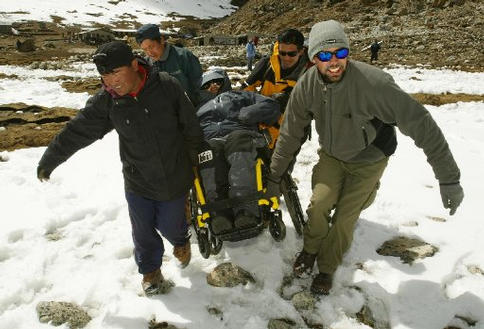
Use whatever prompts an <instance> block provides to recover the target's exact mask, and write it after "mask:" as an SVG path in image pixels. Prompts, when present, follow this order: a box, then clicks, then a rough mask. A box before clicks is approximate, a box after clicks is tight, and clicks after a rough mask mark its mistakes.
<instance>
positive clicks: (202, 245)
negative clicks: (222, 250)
mask: <svg viewBox="0 0 484 329" xmlns="http://www.w3.org/2000/svg"><path fill="white" fill-rule="evenodd" d="M197 240H198V250H199V251H200V254H201V255H202V257H203V258H208V257H210V253H211V247H210V241H209V240H208V234H207V230H206V229H202V230H200V232H198V234H197Z"/></svg>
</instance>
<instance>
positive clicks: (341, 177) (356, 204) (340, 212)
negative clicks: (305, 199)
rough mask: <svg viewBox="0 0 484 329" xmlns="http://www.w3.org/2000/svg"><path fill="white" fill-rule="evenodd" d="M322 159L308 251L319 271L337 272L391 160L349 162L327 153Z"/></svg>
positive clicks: (317, 170)
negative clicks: (313, 257) (361, 217)
mask: <svg viewBox="0 0 484 329" xmlns="http://www.w3.org/2000/svg"><path fill="white" fill-rule="evenodd" d="M319 156H320V157H319V162H318V163H317V164H316V165H315V166H314V168H313V176H312V189H313V194H312V197H311V200H310V204H309V206H308V209H307V214H308V222H307V224H306V226H305V228H304V250H305V251H306V252H308V253H310V254H317V258H316V260H317V264H318V268H319V272H321V273H333V272H335V271H336V269H337V267H338V266H339V265H340V264H341V262H342V260H343V255H344V253H345V252H346V251H347V250H348V249H349V247H350V246H351V242H352V241H353V231H354V227H355V224H356V221H357V220H358V218H359V216H360V213H361V211H362V210H363V209H365V208H367V207H369V206H370V205H371V204H372V202H373V201H374V200H375V196H376V192H377V190H378V188H379V185H380V178H381V176H382V174H383V171H384V170H385V167H386V166H387V163H388V158H384V159H382V160H379V161H377V162H374V163H347V162H344V161H340V160H338V159H336V158H333V157H331V156H329V155H327V154H326V153H324V152H323V151H320V155H319ZM333 210H334V213H333V214H332V215H331V212H332V211H333Z"/></svg>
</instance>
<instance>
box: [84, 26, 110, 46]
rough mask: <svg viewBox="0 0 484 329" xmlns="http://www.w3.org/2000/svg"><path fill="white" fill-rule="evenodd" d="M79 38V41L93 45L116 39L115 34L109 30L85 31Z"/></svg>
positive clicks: (94, 29)
mask: <svg viewBox="0 0 484 329" xmlns="http://www.w3.org/2000/svg"><path fill="white" fill-rule="evenodd" d="M78 36H79V40H81V41H83V42H85V43H88V44H91V45H98V44H102V43H106V42H109V41H113V40H114V39H116V37H115V35H114V33H113V32H112V31H111V30H109V29H107V28H97V29H96V28H92V29H91V28H90V29H84V30H83V31H81V32H79V34H78Z"/></svg>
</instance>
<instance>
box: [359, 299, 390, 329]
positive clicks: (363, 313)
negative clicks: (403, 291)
mask: <svg viewBox="0 0 484 329" xmlns="http://www.w3.org/2000/svg"><path fill="white" fill-rule="evenodd" d="M356 318H357V319H358V321H360V322H361V323H364V324H366V325H367V326H369V327H370V328H374V329H390V324H389V323H388V322H383V321H378V320H376V319H375V317H374V316H373V312H372V311H371V309H370V308H369V307H368V306H367V305H363V307H362V308H361V310H360V311H359V312H358V313H357V314H356Z"/></svg>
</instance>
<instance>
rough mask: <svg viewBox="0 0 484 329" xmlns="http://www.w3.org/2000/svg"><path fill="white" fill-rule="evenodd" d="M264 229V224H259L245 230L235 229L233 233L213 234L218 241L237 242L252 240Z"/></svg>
mask: <svg viewBox="0 0 484 329" xmlns="http://www.w3.org/2000/svg"><path fill="white" fill-rule="evenodd" d="M263 229H264V223H262V222H261V223H259V224H257V226H252V227H247V228H240V229H238V228H235V229H233V231H230V232H228V233H222V234H214V235H215V236H216V237H217V238H218V239H220V240H222V241H231V242H237V241H242V240H246V239H250V238H253V237H255V236H257V235H259V234H260V232H262V230H263Z"/></svg>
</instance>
